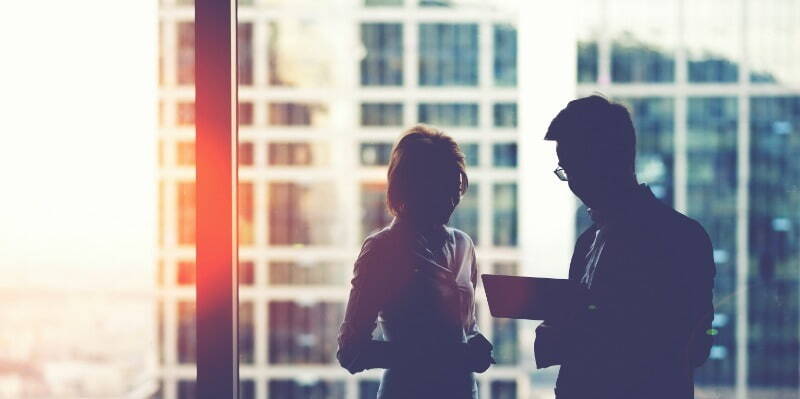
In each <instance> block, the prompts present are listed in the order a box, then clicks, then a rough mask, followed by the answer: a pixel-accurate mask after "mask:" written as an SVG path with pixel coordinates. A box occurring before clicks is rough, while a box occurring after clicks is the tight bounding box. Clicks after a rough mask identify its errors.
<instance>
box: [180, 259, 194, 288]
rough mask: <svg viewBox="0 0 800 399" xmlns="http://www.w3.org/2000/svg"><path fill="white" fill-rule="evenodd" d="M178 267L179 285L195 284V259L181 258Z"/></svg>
mask: <svg viewBox="0 0 800 399" xmlns="http://www.w3.org/2000/svg"><path fill="white" fill-rule="evenodd" d="M176 267H177V276H176V279H175V281H176V282H177V283H178V285H194V283H195V281H196V278H197V273H196V270H195V264H194V261H187V260H180V261H178V263H177V265H176Z"/></svg>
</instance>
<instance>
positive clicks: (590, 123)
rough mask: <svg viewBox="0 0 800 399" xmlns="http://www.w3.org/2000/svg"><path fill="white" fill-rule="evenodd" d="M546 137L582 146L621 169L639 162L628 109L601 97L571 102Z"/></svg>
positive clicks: (556, 118)
mask: <svg viewBox="0 0 800 399" xmlns="http://www.w3.org/2000/svg"><path fill="white" fill-rule="evenodd" d="M544 138H545V140H554V141H558V142H569V143H577V144H582V145H583V146H584V147H585V148H587V149H589V151H591V152H592V154H593V155H594V156H598V157H600V158H601V159H602V160H603V161H613V162H614V163H615V164H616V165H618V166H620V167H626V168H627V167H630V168H633V167H634V163H635V160H636V133H635V130H634V127H633V121H632V120H631V115H630V113H629V112H628V109H627V108H625V106H624V105H622V104H618V103H613V102H610V101H608V100H607V99H606V98H605V97H602V96H600V95H591V96H589V97H584V98H579V99H577V100H572V101H570V102H569V104H567V107H566V108H564V109H562V110H561V112H559V113H558V115H556V117H555V118H553V121H552V122H550V127H548V128H547V134H545V136H544ZM606 155H607V156H606Z"/></svg>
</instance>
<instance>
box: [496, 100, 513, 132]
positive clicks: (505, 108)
mask: <svg viewBox="0 0 800 399" xmlns="http://www.w3.org/2000/svg"><path fill="white" fill-rule="evenodd" d="M494 126H495V127H511V128H516V127H517V103H495V104H494Z"/></svg>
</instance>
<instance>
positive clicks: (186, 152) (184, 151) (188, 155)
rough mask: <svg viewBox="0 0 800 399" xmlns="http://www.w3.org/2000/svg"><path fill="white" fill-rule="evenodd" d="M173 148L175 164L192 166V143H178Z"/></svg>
mask: <svg viewBox="0 0 800 399" xmlns="http://www.w3.org/2000/svg"><path fill="white" fill-rule="evenodd" d="M175 146H176V147H177V148H176V149H177V152H176V154H175V163H176V164H177V165H178V166H194V141H179V142H177V143H175Z"/></svg>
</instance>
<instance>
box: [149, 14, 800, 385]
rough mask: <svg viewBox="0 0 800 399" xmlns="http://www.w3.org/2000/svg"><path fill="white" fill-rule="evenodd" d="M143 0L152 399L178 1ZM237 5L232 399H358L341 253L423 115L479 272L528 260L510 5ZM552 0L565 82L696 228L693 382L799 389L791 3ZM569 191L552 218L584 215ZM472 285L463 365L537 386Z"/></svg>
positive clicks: (183, 165) (183, 143) (518, 327)
mask: <svg viewBox="0 0 800 399" xmlns="http://www.w3.org/2000/svg"><path fill="white" fill-rule="evenodd" d="M160 3H161V7H160V23H159V26H160V36H159V38H160V43H161V46H160V49H161V50H160V64H159V68H160V94H159V110H160V114H161V117H160V123H161V128H160V135H159V144H160V145H159V151H160V153H159V161H160V168H159V170H160V173H159V188H160V189H159V212H160V223H159V248H160V249H159V256H158V265H159V267H158V277H157V281H158V297H157V319H158V326H157V328H158V330H157V337H158V345H159V348H158V359H159V367H158V373H157V374H158V378H159V383H160V386H161V391H160V396H161V397H163V398H170V399H171V398H181V399H184V398H194V389H195V388H194V378H195V369H194V362H195V349H194V345H195V341H194V339H195V338H194V329H195V307H194V282H195V271H194V246H193V245H194V212H195V210H194V201H195V193H194V183H193V178H194V145H193V137H194V126H193V123H194V107H193V100H194V90H193V86H192V85H193V82H194V25H193V22H192V19H193V8H192V0H160ZM239 3H240V6H239V13H238V15H239V25H238V50H239V51H238V52H239V55H238V61H239V125H240V128H239V192H238V197H239V242H240V249H239V257H240V264H239V283H240V291H239V297H240V308H239V319H240V329H239V352H240V364H241V365H240V377H241V381H242V383H241V397H242V398H267V397H269V398H307V397H308V398H369V397H375V392H376V390H377V385H378V379H379V377H380V372H379V371H378V370H371V371H367V372H364V373H360V374H358V375H356V376H350V375H348V374H347V373H346V371H344V370H343V369H341V368H340V367H338V364H337V363H336V360H335V356H334V352H335V350H336V334H337V329H338V326H339V323H340V321H341V319H342V316H343V312H344V305H345V301H346V299H347V290H348V288H349V279H350V276H351V269H352V261H353V260H354V258H355V256H356V254H357V253H358V250H359V248H360V244H361V240H362V239H363V238H364V237H365V236H366V235H367V234H369V233H370V232H371V231H373V230H375V229H378V228H380V227H381V226H383V225H386V224H387V223H388V222H389V221H390V217H389V215H388V214H387V213H386V210H385V204H384V201H385V186H386V183H385V181H386V180H385V172H386V170H385V169H386V165H387V164H388V160H389V155H390V152H391V146H392V143H393V142H394V141H395V140H396V138H397V137H398V136H399V135H400V133H401V132H402V130H403V129H404V128H406V127H408V126H410V125H412V124H414V123H417V122H423V123H429V124H433V125H436V126H439V127H441V128H442V129H443V130H445V131H446V132H447V133H449V134H450V135H452V136H453V137H454V138H455V139H456V140H457V141H458V142H459V143H460V145H461V147H462V149H463V150H464V152H465V154H466V157H467V163H468V173H469V175H470V189H469V192H468V193H467V195H466V196H465V197H464V199H463V200H462V202H461V204H460V205H459V208H458V209H457V211H456V213H455V214H454V216H453V219H452V225H453V226H455V227H458V228H460V229H462V230H464V231H465V232H467V233H468V234H470V235H471V236H472V237H473V239H474V240H475V242H476V244H477V249H478V257H479V260H480V264H479V267H480V268H481V271H482V272H493V273H501V274H531V273H532V271H531V270H530V268H529V267H528V266H523V264H527V262H530V260H529V259H527V255H524V254H525V248H523V246H522V239H521V237H523V236H524V235H525V234H528V232H529V231H530V229H531V228H532V225H531V222H529V219H527V218H526V217H521V214H520V211H519V210H520V208H524V207H533V206H536V204H532V203H526V204H521V203H520V202H521V201H520V198H522V196H523V193H525V192H530V186H531V185H533V184H535V183H534V182H533V181H532V180H531V179H530V176H528V175H524V176H523V174H521V173H520V171H519V169H518V158H519V159H520V160H521V161H522V162H525V160H529V159H530V157H531V156H532V154H530V153H528V152H527V151H529V150H528V149H527V148H529V147H526V146H523V145H520V139H521V138H522V137H523V135H537V136H538V137H536V139H537V140H538V139H540V137H541V136H543V134H544V132H543V131H542V132H535V131H525V132H522V131H518V130H521V129H518V123H517V120H518V116H517V108H518V103H521V100H520V99H521V98H523V97H527V96H530V92H527V91H526V92H525V93H523V92H522V90H521V89H520V86H521V82H522V80H523V79H518V76H523V75H524V74H525V71H524V70H521V69H520V71H519V73H518V71H517V65H518V61H517V58H518V54H519V55H522V53H521V51H522V50H521V47H519V48H520V49H519V50H518V45H517V35H518V34H517V32H518V30H517V28H518V27H519V28H520V29H521V28H522V27H521V26H520V25H519V22H520V20H519V18H520V17H519V13H518V9H517V8H516V7H518V6H519V5H520V4H522V3H525V2H514V1H507V0H506V1H503V0H495V1H466V0H462V1H456V0H453V1H448V0H438V1H433V0H331V1H311V0H294V1H289V0H249V1H247V0H240V2H239ZM567 3H571V4H573V7H574V18H575V21H573V22H576V24H575V26H576V27H577V31H576V32H575V36H576V38H577V41H576V42H575V46H576V49H577V57H575V58H576V59H575V60H574V62H575V63H576V64H577V74H576V76H575V81H576V82H577V93H576V94H577V95H580V96H583V95H588V94H591V93H593V92H595V91H597V92H601V93H604V94H605V95H607V96H609V97H610V98H612V99H615V100H618V101H621V102H623V103H625V104H627V105H628V106H629V108H630V110H631V111H632V114H633V117H634V122H635V125H636V128H637V131H638V147H639V148H638V158H637V171H638V176H639V178H640V180H641V181H642V182H646V183H648V184H649V185H650V187H651V188H652V189H653V191H654V193H655V194H656V195H657V196H658V197H659V198H661V199H662V200H663V201H665V202H666V203H669V204H671V205H673V206H674V207H675V208H676V209H678V210H679V211H681V212H684V213H686V214H688V215H689V216H691V217H693V218H696V219H697V220H699V221H700V222H701V223H702V224H703V225H704V226H705V227H706V229H707V230H708V232H709V234H710V235H711V238H712V241H713V244H714V258H715V261H716V263H717V279H716V302H717V312H716V315H715V318H714V329H715V331H716V332H717V335H716V343H715V346H714V348H713V349H712V352H711V358H710V359H709V361H708V362H707V363H706V364H705V365H704V366H703V367H702V368H700V369H699V370H698V371H697V373H696V381H697V385H698V387H699V389H711V390H715V392H724V393H726V395H727V393H730V395H731V396H732V397H733V395H736V396H735V397H738V398H744V397H747V396H746V395H748V392H750V393H764V394H765V395H769V394H770V392H795V391H796V390H797V389H798V373H799V371H798V359H799V358H800V349H799V348H798V336H799V335H800V331H798V326H799V324H800V320H798V312H799V311H800V309H799V306H800V299H799V298H798V286H799V285H800V257H799V254H800V212H799V211H798V209H800V188H798V187H800V158H798V157H797V156H796V154H798V153H800V47H798V46H800V25H798V24H796V23H795V22H796V21H797V19H798V15H800V1H798V0H760V1H758V2H756V1H752V0H737V1H726V0H692V1H690V0H671V1H653V2H646V1H640V0H570V1H568V2H567ZM525 7H528V8H530V7H534V8H536V10H534V11H535V12H537V13H547V12H548V11H547V7H544V6H543V5H542V6H541V9H539V6H531V5H530V4H527V5H526V6H525ZM527 12H531V10H530V9H529V10H528V11H527ZM534 39H535V40H553V38H547V37H537V38H528V40H529V41H533V40H534ZM523 41H525V38H521V40H520V43H522V42H523ZM534 47H535V46H534ZM525 48H532V47H525ZM529 56H531V57H534V58H536V57H538V55H529ZM548 57H549V55H544V54H543V55H542V56H541V59H542V60H543V61H541V62H547V60H548V59H549V58H548ZM537 59H538V58H537ZM537 62H538V61H537ZM518 80H519V81H520V84H519V85H518ZM525 88H526V90H531V88H530V87H528V86H526V87H525ZM534 89H535V88H534ZM525 116H527V117H529V118H530V117H531V115H525ZM525 116H523V117H525ZM518 152H519V156H518ZM554 167H555V165H553V168H554ZM553 179H555V177H553ZM565 189H566V188H565ZM526 190H527V191H526ZM547 194H548V193H544V194H537V195H547ZM526 198H529V197H526ZM575 204H576V207H575V208H578V209H577V211H576V212H575V213H571V214H569V215H564V216H565V217H564V218H563V219H564V223H569V224H572V219H571V218H572V217H573V215H574V217H575V220H576V222H575V223H574V224H575V225H576V228H577V229H580V228H583V227H585V226H586V223H588V220H587V218H586V216H585V210H584V209H580V207H578V206H577V205H578V204H579V203H578V202H577V201H576V202H575ZM528 209H530V208H528ZM571 209H572V208H570V212H571ZM559 220H560V219H559ZM537 228H539V229H540V230H541V229H543V228H542V227H537ZM546 228H549V227H547V226H544V229H546ZM526 242H527V241H526ZM568 246H569V247H571V244H570V245H568ZM564 252H565V254H563V257H564V258H568V256H569V254H568V253H566V252H567V250H565V251H564ZM559 256H561V255H559ZM539 260H541V259H539ZM560 260H561V259H559V261H560ZM542 261H543V262H544V263H547V262H548V261H549V259H544V260H542ZM477 299H478V313H479V325H480V328H481V329H482V331H483V332H484V333H485V334H486V335H487V336H488V337H489V338H490V339H491V340H492V341H493V342H494V344H495V355H496V358H497V360H498V365H496V366H494V367H492V368H491V369H490V370H489V371H488V372H487V373H485V374H482V375H480V376H479V385H480V391H481V397H483V398H517V397H520V398H528V397H531V396H532V395H533V394H538V393H539V392H541V391H540V390H544V391H545V392H546V391H549V390H550V389H551V388H552V385H549V386H548V385H547V384H546V383H544V384H538V383H539V381H542V379H539V378H537V377H539V376H540V375H542V373H543V372H541V371H535V370H534V368H533V363H532V361H531V360H532V359H531V353H530V351H531V346H532V345H531V343H532V339H533V332H532V329H533V327H534V326H535V324H533V323H527V322H517V321H514V320H507V319H493V318H491V317H490V315H489V310H488V307H487V306H486V303H485V300H484V298H483V296H482V295H481V294H480V293H479V295H478V298H477ZM552 372H553V370H550V371H547V372H544V374H545V375H549V376H552ZM546 379H547V378H545V380H546ZM531 381H533V382H531ZM550 383H551V382H550ZM537 384H538V385H537ZM753 397H755V396H753ZM765 397H770V396H765Z"/></svg>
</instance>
